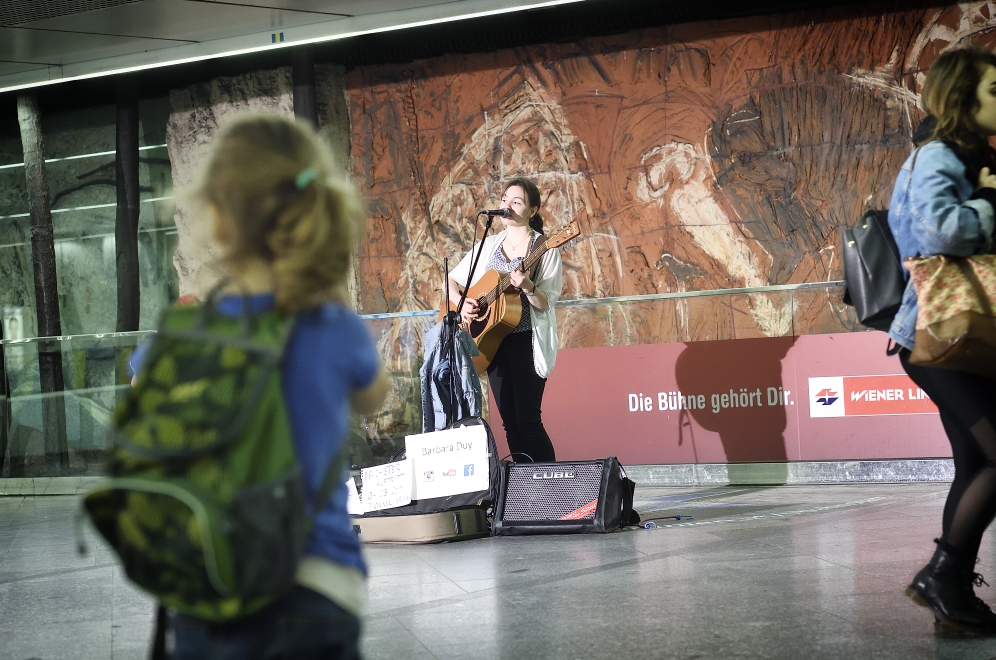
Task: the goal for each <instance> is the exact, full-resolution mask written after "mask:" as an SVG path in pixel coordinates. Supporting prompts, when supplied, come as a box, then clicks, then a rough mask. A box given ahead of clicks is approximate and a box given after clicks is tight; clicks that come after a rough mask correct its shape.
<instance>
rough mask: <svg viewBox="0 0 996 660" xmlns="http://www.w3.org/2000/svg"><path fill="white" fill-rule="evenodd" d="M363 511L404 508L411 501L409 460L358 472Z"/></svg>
mask: <svg viewBox="0 0 996 660" xmlns="http://www.w3.org/2000/svg"><path fill="white" fill-rule="evenodd" d="M360 476H361V478H362V479H363V492H362V493H361V494H360V500H361V501H362V503H363V510H364V511H379V510H380V509H390V508H392V507H396V506H404V505H405V504H410V503H411V501H412V462H411V460H410V459H406V460H403V461H395V462H394V463H387V464H386V465H376V466H374V467H369V468H364V469H363V470H360Z"/></svg>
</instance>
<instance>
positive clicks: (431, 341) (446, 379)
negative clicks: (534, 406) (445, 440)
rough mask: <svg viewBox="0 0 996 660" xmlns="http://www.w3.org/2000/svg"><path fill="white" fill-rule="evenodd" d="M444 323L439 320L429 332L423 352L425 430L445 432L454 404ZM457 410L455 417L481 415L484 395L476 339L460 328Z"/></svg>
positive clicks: (421, 374) (423, 416) (424, 431)
mask: <svg viewBox="0 0 996 660" xmlns="http://www.w3.org/2000/svg"><path fill="white" fill-rule="evenodd" d="M442 334H443V324H442V323H437V324H436V325H434V326H432V328H430V329H429V332H427V333H426V335H425V349H424V351H423V355H422V359H423V362H422V367H421V369H419V375H420V376H421V377H422V433H431V432H432V431H442V430H443V429H444V428H446V413H447V412H448V411H449V407H450V361H449V358H448V357H447V356H445V355H443V349H444V348H445V347H444V346H443V342H442V341H440V338H441V336H442ZM456 349H457V350H456V361H457V376H458V378H457V380H458V381H459V385H458V388H459V391H458V392H457V397H456V401H457V410H456V412H455V413H454V415H453V420H459V419H463V418H464V417H480V416H481V407H482V402H483V401H484V394H483V391H482V390H481V379H480V377H478V375H477V369H476V368H475V367H474V363H473V361H472V360H471V358H473V357H475V356H477V355H480V353H479V352H478V350H477V344H475V343H474V340H473V338H472V337H471V336H470V335H469V334H468V333H467V331H465V330H463V329H462V328H461V329H459V330H457V345H456Z"/></svg>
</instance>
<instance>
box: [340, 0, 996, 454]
mask: <svg viewBox="0 0 996 660" xmlns="http://www.w3.org/2000/svg"><path fill="white" fill-rule="evenodd" d="M994 27H996V20H994V16H993V15H992V9H991V5H990V4H989V3H986V2H968V3H963V4H960V5H954V6H950V7H946V8H942V9H923V8H918V9H909V8H908V7H907V5H906V4H905V3H901V2H896V3H894V4H892V5H889V4H887V3H886V4H878V5H874V6H869V7H866V8H854V7H851V8H843V9H828V10H819V11H807V12H801V13H796V14H783V15H772V16H764V17H754V18H742V19H730V20H725V21H719V22H709V23H697V24H685V25H676V26H671V27H664V28H654V29H645V30H639V31H634V32H630V33H627V34H623V35H619V36H609V37H598V38H589V39H582V40H580V41H578V42H575V43H568V44H545V45H537V46H533V47H529V48H518V49H509V50H502V51H497V52H492V53H483V54H476V55H452V56H446V57H439V58H435V59H429V60H421V61H417V62H414V63H411V64H405V65H391V66H369V67H361V68H357V69H355V70H353V71H351V72H350V73H349V74H348V75H347V86H348V89H349V97H350V98H349V101H350V112H351V126H352V172H353V178H354V181H355V182H356V184H357V185H358V186H359V187H360V189H361V191H362V192H363V193H364V195H365V196H366V197H367V199H368V200H369V203H370V220H369V224H368V226H369V233H368V235H367V237H366V241H365V243H364V244H363V246H362V247H361V252H360V259H359V268H358V270H359V279H360V282H359V284H360V286H359V291H360V308H361V311H362V312H365V313H378V312H398V311H413V310H422V309H433V308H436V307H437V306H438V305H439V304H440V302H441V300H442V292H441V287H442V282H443V259H444V258H446V257H449V258H450V259H451V260H457V259H459V258H460V257H461V256H462V255H463V254H464V253H466V251H467V250H468V249H469V248H470V246H471V245H472V242H473V239H474V235H475V227H478V226H479V225H478V223H477V221H476V219H475V218H476V212H477V211H478V210H479V209H485V208H494V207H495V206H496V204H497V203H498V199H499V196H500V192H501V188H502V183H503V182H504V181H506V180H508V179H509V178H512V177H514V176H519V175H526V176H530V177H533V178H534V179H535V180H536V181H537V183H538V185H539V187H540V190H541V192H542V194H543V207H542V212H543V215H544V217H545V220H546V224H547V226H548V227H550V228H553V229H556V228H558V227H561V226H564V225H566V224H567V223H569V222H571V221H574V220H577V221H578V222H579V223H580V226H581V228H582V232H583V235H582V237H581V238H580V239H579V240H578V241H576V242H575V243H573V244H572V245H571V246H570V247H567V248H564V249H562V250H561V254H562V256H563V259H564V292H563V295H564V298H591V297H595V298H598V297H607V296H620V295H634V294H653V293H666V292H690V291H702V290H715V289H729V288H738V287H761V286H766V285H777V284H790V283H803V282H823V281H829V280H837V279H841V277H842V269H841V263H840V255H839V254H838V249H839V248H838V246H839V242H840V234H841V231H842V230H843V229H844V228H845V227H847V226H849V225H850V224H852V223H853V222H854V221H855V220H856V219H857V218H858V217H859V216H860V214H861V213H862V212H863V211H864V210H865V209H867V208H869V207H873V208H876V207H877V208H883V207H885V206H887V205H888V202H889V198H890V195H891V189H892V182H893V180H894V177H895V174H896V172H897V171H898V169H899V167H900V165H901V164H902V162H903V160H904V159H905V158H906V157H907V155H908V154H909V152H910V149H911V144H910V142H909V136H910V135H911V134H912V130H913V128H914V127H915V126H916V124H917V123H918V122H919V120H920V118H921V117H922V114H921V112H920V110H919V109H918V105H917V104H918V101H919V89H920V86H921V85H922V82H923V76H924V72H925V71H926V70H927V69H928V68H929V66H930V64H931V62H933V60H934V58H935V57H936V56H937V54H938V53H939V52H941V51H942V50H943V49H944V48H947V47H950V46H952V45H955V44H958V43H961V42H963V41H965V40H977V41H980V42H982V43H985V44H987V45H990V46H993V45H996V38H994V36H993V34H994V33H993V29H994ZM557 317H558V327H559V335H560V341H561V347H562V352H561V357H560V358H559V361H558V365H557V367H556V368H555V370H554V372H553V375H552V376H551V380H550V383H549V388H548V399H547V401H546V403H545V404H544V415H545V416H546V418H547V419H548V422H549V428H550V432H551V434H552V435H555V436H556V437H555V440H556V438H566V439H569V440H556V441H557V443H558V448H560V447H561V446H562V443H563V442H569V443H574V444H568V445H563V451H562V453H561V456H562V457H564V458H569V457H592V456H603V455H606V454H611V453H618V454H619V455H620V458H623V460H624V461H627V462H631V463H632V462H685V461H711V460H719V461H724V460H726V461H741V460H747V461H750V460H786V459H788V460H801V459H806V460H809V459H816V458H862V457H910V456H940V455H945V454H946V453H947V451H949V450H948V449H947V448H946V444H945V443H944V442H943V436H942V435H938V434H939V430H938V429H939V424H938V422H937V418H936V415H922V414H917V415H914V416H911V417H906V416H902V415H901V416H900V417H895V418H891V417H890V418H884V417H883V418H878V417H874V416H873V417H867V418H861V419H862V420H864V421H862V422H860V423H857V422H854V420H853V419H851V418H850V417H844V418H841V419H830V420H829V421H825V420H822V421H821V420H817V419H816V418H813V419H810V418H808V417H806V419H805V420H803V419H802V418H801V417H800V418H799V419H798V420H796V418H795V417H793V415H794V414H795V413H793V412H792V409H790V408H785V409H784V410H782V408H784V406H782V408H779V409H778V410H776V407H771V408H769V407H767V406H766V407H765V409H764V413H763V414H762V413H761V412H759V410H760V408H759V409H757V410H753V411H751V410H750V408H749V407H748V409H747V410H740V411H739V412H737V413H735V414H733V413H727V414H724V415H719V416H717V417H715V418H710V417H709V415H707V414H705V413H701V412H692V411H689V412H688V413H687V414H686V416H685V417H683V418H682V417H678V416H674V417H673V418H671V417H668V419H667V421H666V423H658V422H659V420H656V418H657V417H660V416H661V414H662V413H661V412H660V411H659V410H658V411H657V412H655V413H649V412H645V413H642V414H643V415H645V416H646V417H645V418H643V419H647V420H651V419H654V420H655V421H653V422H652V423H651V422H646V423H645V422H637V421H636V420H637V419H638V418H640V415H639V414H637V413H632V414H631V413H628V412H626V413H623V412H620V411H619V410H616V409H613V410H608V409H602V408H599V407H598V406H597V405H596V404H597V403H598V402H599V401H600V397H602V396H603V394H602V392H603V389H604V388H603V385H602V383H601V382H600V380H599V376H600V373H601V372H600V371H598V370H594V371H593V370H591V369H588V368H586V367H584V364H586V363H592V364H600V365H601V367H600V368H605V369H609V368H611V367H612V366H613V364H614V363H615V361H616V360H617V359H618V360H622V361H624V362H626V361H627V360H628V362H626V364H627V367H626V369H627V371H626V374H627V376H626V377H627V378H629V379H630V381H631V382H632V383H633V385H632V386H631V388H630V390H627V392H622V393H620V392H617V391H616V390H614V389H612V390H611V396H612V397H614V398H613V399H612V402H613V403H612V405H613V406H625V405H628V399H627V398H626V397H627V396H628V394H637V393H639V392H640V391H643V392H644V393H645V394H646V393H647V392H653V394H651V395H649V396H651V397H653V396H657V394H658V393H659V392H662V391H669V390H665V389H659V388H660V387H663V386H658V385H655V384H654V382H656V381H654V379H655V378H657V376H658V375H660V376H661V377H662V378H668V379H676V381H675V382H674V383H672V384H669V385H667V387H674V388H678V389H681V388H683V387H685V386H684V385H683V384H682V380H683V379H688V380H689V382H691V383H692V385H695V383H696V382H697V381H696V378H699V376H698V375H696V374H695V373H692V371H689V370H687V369H685V368H684V367H683V365H686V364H687V363H688V361H689V360H691V359H692V357H691V356H694V355H700V354H701V355H706V356H708V354H709V353H710V352H712V353H713V354H714V355H719V356H722V360H724V361H726V362H728V363H729V365H730V368H729V369H728V370H727V372H724V373H742V372H744V369H748V365H752V366H750V367H749V368H750V369H753V368H755V367H757V368H758V369H760V370H761V372H759V373H762V374H765V375H766V377H770V378H768V380H771V381H772V382H775V381H776V380H778V379H779V378H786V377H787V376H785V374H784V373H783V370H784V368H785V363H784V360H785V359H787V358H786V356H788V355H792V354H793V353H792V352H791V351H793V350H796V349H795V348H793V347H797V346H798V345H799V344H796V343H795V342H796V341H802V339H803V338H804V337H803V336H806V335H816V336H820V335H825V336H829V337H836V338H838V339H834V340H833V341H831V342H830V343H826V344H825V345H824V344H820V349H819V350H826V351H829V353H828V357H829V359H831V360H838V359H839V360H843V361H846V360H848V359H850V358H848V356H847V354H845V353H840V352H839V351H840V349H837V348H834V347H838V346H841V345H843V344H845V343H847V342H846V341H844V340H842V339H839V337H844V336H846V335H844V334H831V333H853V336H854V337H855V339H853V341H856V342H859V343H860V342H861V341H871V340H870V339H861V337H860V335H869V336H871V337H875V335H870V334H869V333H855V332H854V331H855V330H860V329H861V328H860V327H859V326H858V325H857V324H856V323H855V322H854V318H853V314H852V313H851V312H850V311H849V309H848V308H846V307H845V306H844V305H843V304H841V302H840V299H839V290H836V291H824V290H818V291H807V292H797V293H795V294H793V295H788V294H786V293H754V294H750V295H740V296H733V297H731V296H721V295H718V296H711V297H699V298H694V299H683V300H666V301H656V302H653V303H639V304H624V305H605V304H603V305H587V306H571V307H561V308H559V309H558V312H557ZM379 334H380V341H381V345H382V346H384V347H385V349H386V352H387V353H388V354H391V355H396V354H399V353H401V352H407V354H409V355H410V354H413V353H414V352H416V351H419V350H420V344H421V340H420V331H419V329H418V328H414V331H413V327H412V324H408V325H405V323H402V322H393V324H389V325H385V326H383V327H382V328H381V330H380V332H379ZM743 338H748V339H745V340H743V341H746V342H747V343H746V344H745V343H743V341H741V340H742V339H743ZM706 340H731V341H721V342H715V341H710V342H707V343H699V342H706ZM754 340H756V341H760V342H770V343H767V344H764V348H763V350H762V349H761V348H757V350H759V351H762V353H764V354H765V355H767V353H770V352H771V351H774V352H775V353H778V356H780V357H778V356H769V357H770V359H765V360H762V361H761V362H757V360H755V359H753V358H752V357H751V351H754V350H755V346H754V345H753V344H750V341H754ZM828 341H829V340H828ZM848 341H852V340H848ZM834 342H836V343H834ZM806 345H808V344H806ZM758 346H760V344H759V345H758ZM745 347H747V348H749V349H750V350H749V351H748V350H747V349H746V348H745ZM644 350H646V351H651V352H652V353H653V359H650V358H646V359H644V358H641V357H640V356H641V355H642V353H641V352H640V351H644ZM573 351H579V353H574V352H573ZM588 351H591V353H587V352H588ZM765 351H766V352H767V353H765ZM603 353H604V354H603ZM648 355H649V354H648ZM609 356H611V357H609ZM776 358H777V359H776ZM696 359H697V358H696ZM599 360H601V361H602V362H599ZM400 364H401V361H400V360H399V361H398V365H400ZM398 365H395V367H394V368H395V370H396V371H398V372H399V374H400V372H401V371H403V370H404V369H405V367H404V366H398ZM738 365H740V366H739V367H738ZM883 368H884V367H883ZM738 369H740V371H738ZM900 373H901V370H897V369H895V368H892V367H890V368H889V369H885V370H883V371H877V372H871V373H866V374H865V375H877V374H885V375H894V374H900ZM823 375H825V376H828V377H834V378H839V377H842V376H844V375H848V374H844V373H842V372H837V371H834V372H833V373H830V372H827V373H825V374H823ZM620 377H621V376H620ZM793 377H794V376H793ZM814 377H815V376H814ZM800 378H801V376H800ZM807 378H808V376H807ZM585 379H587V380H585ZM640 379H644V380H646V383H642V382H637V381H639V380H640ZM417 380H418V378H417V374H414V373H411V374H409V377H408V378H407V379H404V378H401V377H400V375H399V377H398V378H397V379H396V382H397V383H398V385H397V386H396V390H398V393H397V396H396V397H395V398H394V399H392V401H393V400H396V401H399V402H400V401H407V400H408V399H410V398H412V397H411V396H409V395H410V394H411V393H415V392H417V391H418V385H417ZM762 380H764V379H762ZM651 381H654V382H651ZM739 382H740V381H737V383H739ZM834 383H837V381H834ZM840 383H841V387H844V386H845V385H847V383H846V382H845V381H840ZM566 384H570V385H572V386H573V388H576V389H577V390H578V391H579V392H587V394H586V395H585V396H588V397H589V398H588V399H578V398H576V397H575V395H574V394H573V389H572V388H569V387H567V385H566ZM720 384H722V383H719V381H716V382H712V381H710V384H709V388H711V389H710V390H709V391H710V392H713V393H716V392H720V390H721V389H722V388H719V385H720ZM735 384H736V383H733V384H731V385H730V387H733V386H734V385H735ZM617 385H618V383H617ZM695 386H696V387H697V385H695ZM743 386H744V387H751V388H753V389H751V391H752V392H755V393H756V391H757V390H756V388H757V387H760V388H761V390H760V391H761V392H762V393H763V394H764V396H765V397H766V396H767V389H766V388H767V387H769V386H768V385H764V386H763V387H762V385H761V384H760V383H759V384H757V385H756V386H754V385H751V384H750V383H747V382H746V381H744V383H743ZM799 386H801V385H798V384H797V385H796V387H797V388H798V387H799ZM606 387H607V386H606ZM612 387H615V385H613V386H612ZM627 387H630V386H627ZM689 387H692V386H689ZM702 387H705V385H704V384H702ZM723 387H726V386H725V385H723ZM737 387H740V385H737ZM562 388H566V389H562ZM632 388H636V389H632ZM655 388H656V389H655ZM709 388H707V389H709ZM717 388H718V389H717ZM617 389H618V388H617ZM727 389H729V388H727ZM823 389H827V388H823ZM829 389H831V390H832V388H829ZM889 389H901V388H900V387H886V386H883V391H887V390H889ZM609 393H610V390H605V391H604V395H605V396H609ZM704 393H705V390H703V394H704ZM807 396H808V393H807ZM827 396H828V395H827ZM572 397H573V398H572ZM620 397H622V398H620ZM824 398H826V396H825V397H824ZM830 398H833V397H830ZM579 401H583V402H584V403H583V404H580V403H579ZM800 401H801V399H800ZM709 403H710V404H711V400H710V402H709ZM579 405H582V406H583V409H584V410H585V411H586V412H587V411H591V410H601V411H602V413H603V414H604V417H603V418H602V421H601V422H598V420H597V419H595V418H592V417H591V416H590V415H587V414H586V415H575V411H577V410H578V409H579V408H578V406H579ZM606 405H608V404H606ZM837 405H840V404H837ZM398 408H399V407H398V406H392V407H391V410H395V409H398ZM853 409H854V408H853V404H852V410H853ZM779 410H781V412H779ZM786 411H787V412H786ZM904 414H905V413H904ZM752 415H761V417H758V418H756V419H755V417H753V416H752ZM383 417H384V419H382V420H379V421H378V425H379V428H381V429H382V432H383V433H384V434H386V435H397V433H396V432H395V431H397V430H399V429H402V428H407V425H406V424H407V422H405V423H402V422H403V421H404V420H402V421H401V422H399V421H398V420H400V419H401V417H402V415H401V414H400V413H396V412H391V413H385V415H384V416H383ZM496 417H497V416H496ZM405 419H407V418H405ZM580 420H583V423H581V422H580ZM793 420H795V421H793ZM901 420H907V421H901ZM931 420H933V421H931ZM579 424H580V425H579ZM848 424H850V426H847V425H848ZM682 425H685V426H682ZM841 425H844V426H841ZM776 427H777V429H776ZM838 427H839V428H838ZM845 427H846V428H845ZM683 428H684V429H685V430H686V431H687V432H688V434H690V435H687V436H686V435H684V433H685V431H683V430H682V429H683ZM828 428H831V429H836V430H834V431H833V432H832V433H828V432H827V429H828ZM841 429H843V430H841ZM848 429H849V430H848ZM861 429H864V432H863V435H862V434H861ZM776 430H777V432H776ZM693 431H694V434H693ZM755 431H758V432H757V433H755ZM760 431H765V432H764V433H760ZM767 431H770V433H768V432H767ZM807 433H812V434H813V435H807ZM876 433H877V434H878V435H877V436H875V437H874V438H873V439H872V440H871V441H870V444H868V443H865V442H863V441H862V440H861V438H868V437H871V436H872V435H874V434H876ZM848 434H850V435H848ZM620 438H625V443H626V444H625V447H624V449H620V450H619V451H615V449H614V447H615V446H616V443H617V442H619V441H620V440H619V439H620ZM579 443H580V444H579ZM585 443H595V444H585Z"/></svg>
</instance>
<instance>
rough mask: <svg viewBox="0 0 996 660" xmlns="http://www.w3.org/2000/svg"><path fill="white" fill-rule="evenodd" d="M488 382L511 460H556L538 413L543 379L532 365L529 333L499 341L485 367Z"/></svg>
mask: <svg viewBox="0 0 996 660" xmlns="http://www.w3.org/2000/svg"><path fill="white" fill-rule="evenodd" d="M488 384H489V385H490V386H491V392H492V393H493V394H494V395H495V401H496V402H497V403H498V412H499V413H501V423H502V426H504V427H505V437H506V438H507V439H508V448H509V450H510V451H511V452H512V460H513V461H516V462H519V463H531V462H534V463H545V462H549V461H555V460H557V457H556V455H555V454H554V451H553V443H552V442H550V436H549V435H547V433H546V429H545V428H543V419H542V417H541V415H540V405H541V404H542V403H543V390H544V389H545V388H546V379H545V378H540V377H539V376H538V375H536V369H535V368H534V367H533V333H532V332H514V333H512V334H510V335H508V336H507V337H505V339H504V340H502V342H501V345H500V346H499V347H498V352H497V353H495V359H494V360H492V361H491V365H490V366H489V367H488Z"/></svg>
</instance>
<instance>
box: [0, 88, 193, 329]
mask: <svg viewBox="0 0 996 660" xmlns="http://www.w3.org/2000/svg"><path fill="white" fill-rule="evenodd" d="M168 117H169V99H168V98H166V97H162V98H158V99H149V100H145V101H142V102H140V104H139V186H140V195H139V198H140V201H141V205H140V212H139V235H138V244H139V290H140V300H141V309H140V315H139V328H141V329H152V328H154V327H155V324H156V323H157V322H158V319H159V316H160V314H161V313H162V310H163V309H164V308H165V307H166V306H167V305H168V304H169V303H170V302H172V301H173V300H176V298H177V296H178V289H179V286H178V278H177V274H176V269H175V268H174V266H173V250H174V249H175V247H176V242H177V237H176V226H175V224H174V221H173V210H174V207H173V181H172V174H171V167H170V161H169V153H168V151H167V149H166V121H167V119H168ZM42 128H43V133H44V137H43V139H44V147H45V156H46V165H45V174H46V178H47V180H48V185H49V200H50V203H51V207H52V225H53V230H54V238H55V254H56V273H57V275H58V286H59V311H60V317H61V324H62V333H63V334H64V335H80V334H92V333H99V332H113V331H114V330H115V328H116V327H117V274H116V268H115V262H116V259H115V252H116V251H115V240H114V228H115V216H116V207H117V187H116V186H117V184H116V156H115V140H116V136H115V133H116V127H115V109H114V107H113V106H103V107H100V108H92V109H88V110H82V111H74V112H67V113H54V114H49V115H45V116H44V117H43V122H42ZM22 159H23V156H22V153H21V145H20V136H19V134H18V129H17V125H16V122H15V123H14V124H13V125H9V124H4V125H2V126H0V278H2V281H4V282H5V284H7V283H9V285H8V286H4V287H3V288H2V290H0V307H2V308H3V310H2V311H4V317H3V318H4V320H5V327H4V331H5V332H4V334H3V337H4V338H6V339H11V338H17V337H35V336H37V329H36V320H35V319H36V310H35V307H34V305H35V301H34V273H33V270H32V256H31V244H30V218H29V217H28V202H27V196H26V190H25V187H26V185H25V179H24V167H23V165H22V164H21V162H20V161H21V160H22ZM12 316H16V317H17V318H18V322H17V325H18V330H19V332H20V334H18V335H15V336H13V337H12V336H11V335H10V334H9V328H8V327H6V326H7V323H6V322H7V321H9V319H10V318H11V317H12Z"/></svg>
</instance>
